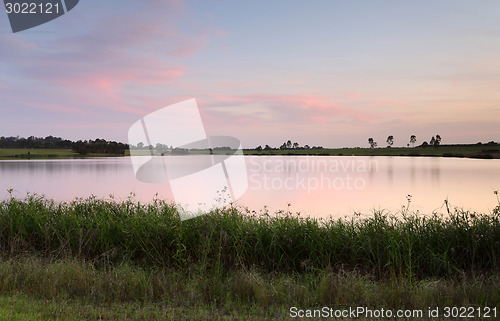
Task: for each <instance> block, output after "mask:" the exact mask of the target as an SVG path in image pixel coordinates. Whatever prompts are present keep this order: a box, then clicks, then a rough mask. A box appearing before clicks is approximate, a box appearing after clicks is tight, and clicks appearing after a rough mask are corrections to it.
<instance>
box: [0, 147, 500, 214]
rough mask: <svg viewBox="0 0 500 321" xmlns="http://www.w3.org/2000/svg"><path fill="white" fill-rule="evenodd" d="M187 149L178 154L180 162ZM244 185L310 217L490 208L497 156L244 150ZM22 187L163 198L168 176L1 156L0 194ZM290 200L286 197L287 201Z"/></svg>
mask: <svg viewBox="0 0 500 321" xmlns="http://www.w3.org/2000/svg"><path fill="white" fill-rule="evenodd" d="M190 157H196V156H175V157H173V158H172V159H173V160H174V161H175V162H179V164H182V163H184V162H187V161H189V159H190ZM245 162H246V165H247V177H248V189H247V191H246V192H245V194H244V195H243V196H242V197H241V198H240V199H238V201H237V204H240V205H243V206H247V207H249V208H250V209H252V210H256V211H259V210H261V209H263V208H264V207H265V206H267V208H268V209H269V210H270V211H272V212H274V211H275V210H280V209H283V210H286V209H290V210H291V211H292V212H296V211H300V212H301V213H303V215H310V216H315V217H328V216H330V215H332V216H335V217H338V216H344V215H352V214H353V213H354V211H357V212H362V213H366V214H369V213H370V212H371V211H372V210H373V209H386V210H389V211H392V212H395V211H398V210H400V209H401V207H402V206H403V205H406V204H407V195H408V194H410V195H411V203H410V209H413V210H419V211H420V212H423V213H430V212H432V211H438V212H443V211H445V208H444V200H445V199H448V200H449V202H450V204H451V206H452V207H455V206H458V207H463V208H466V209H472V210H475V211H481V212H488V211H490V210H491V209H492V208H494V207H495V205H497V200H496V197H495V195H494V194H493V191H494V190H500V160H482V159H459V158H425V157H419V158H416V157H347V156H345V157H320V156H314V157H313V156H285V157H279V156H274V157H271V156H269V157H267V156H245ZM8 189H13V190H14V191H13V192H12V194H13V195H14V196H16V197H21V198H23V197H24V196H25V195H26V193H27V192H30V193H37V194H39V195H45V196H47V197H49V198H54V199H56V200H62V201H70V200H73V199H74V198H76V197H88V196H90V195H91V194H93V195H96V196H98V197H101V198H110V195H113V197H114V198H115V199H126V198H127V197H129V196H130V195H131V193H133V194H134V195H135V196H134V197H135V199H136V200H141V201H145V202H147V201H151V200H152V199H153V198H154V196H155V194H156V193H158V197H160V198H167V195H169V194H168V193H167V192H166V191H167V190H168V185H166V183H143V182H140V181H138V180H137V179H136V178H135V175H134V171H133V169H132V165H131V162H130V159H129V158H123V157H122V158H98V159H71V160H23V161H0V198H2V199H6V198H8V197H9V193H8V192H7V190H8ZM289 204H290V205H289Z"/></svg>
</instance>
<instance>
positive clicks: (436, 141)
mask: <svg viewBox="0 0 500 321" xmlns="http://www.w3.org/2000/svg"><path fill="white" fill-rule="evenodd" d="M439 144H441V136H439V135H436V139H435V140H434V147H435V148H438V147H439Z"/></svg>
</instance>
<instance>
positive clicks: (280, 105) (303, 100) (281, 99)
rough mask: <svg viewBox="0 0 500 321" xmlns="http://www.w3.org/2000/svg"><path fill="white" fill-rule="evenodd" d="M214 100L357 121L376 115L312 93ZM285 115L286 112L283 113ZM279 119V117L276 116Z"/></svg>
mask: <svg viewBox="0 0 500 321" xmlns="http://www.w3.org/2000/svg"><path fill="white" fill-rule="evenodd" d="M213 97H214V98H215V99H216V100H219V101H226V102H233V103H235V104H240V105H241V104H262V105H263V106H268V107H267V108H268V109H269V110H272V109H276V110H279V111H280V112H283V113H294V114H296V115H305V114H304V112H300V111H299V110H307V111H309V113H319V114H320V115H325V113H327V115H328V116H331V117H338V116H343V117H349V118H352V119H354V120H357V121H362V122H364V121H368V120H372V119H374V118H375V117H376V116H375V115H374V114H373V113H371V112H361V111H357V110H355V109H351V108H348V107H346V106H344V105H341V104H338V103H334V102H331V101H328V100H326V99H325V98H324V97H323V96H312V95H282V96H279V95H247V96H228V95H214V96H213ZM285 115H286V114H285ZM278 119H279V117H278Z"/></svg>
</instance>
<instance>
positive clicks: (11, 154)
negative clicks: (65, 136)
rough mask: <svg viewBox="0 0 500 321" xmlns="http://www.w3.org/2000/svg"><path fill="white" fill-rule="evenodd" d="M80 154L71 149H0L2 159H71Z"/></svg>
mask: <svg viewBox="0 0 500 321" xmlns="http://www.w3.org/2000/svg"><path fill="white" fill-rule="evenodd" d="M78 156H79V154H78V153H75V152H73V151H72V150H71V149H4V148H0V159H32V158H36V159H45V158H71V157H78Z"/></svg>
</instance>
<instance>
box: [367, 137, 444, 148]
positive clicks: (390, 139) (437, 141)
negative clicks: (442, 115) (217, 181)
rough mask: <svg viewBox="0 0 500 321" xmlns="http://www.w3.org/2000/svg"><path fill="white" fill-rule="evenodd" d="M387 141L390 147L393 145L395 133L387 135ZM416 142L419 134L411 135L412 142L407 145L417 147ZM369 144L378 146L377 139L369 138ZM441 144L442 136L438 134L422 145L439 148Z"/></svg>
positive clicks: (371, 146) (372, 146) (373, 146)
mask: <svg viewBox="0 0 500 321" xmlns="http://www.w3.org/2000/svg"><path fill="white" fill-rule="evenodd" d="M385 142H386V143H387V147H388V148H390V147H392V145H393V144H394V136H393V135H389V136H387V140H386V141H385ZM416 142H417V136H415V135H411V136H410V143H409V144H406V146H407V147H410V144H412V147H415V143H416ZM368 144H370V148H375V147H377V142H376V141H375V140H373V138H372V137H370V138H368ZM440 144H441V136H440V135H436V136H432V138H431V140H430V141H429V143H427V142H426V141H424V142H423V143H422V144H421V145H420V146H422V147H427V146H434V148H438V147H439V145H440Z"/></svg>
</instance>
